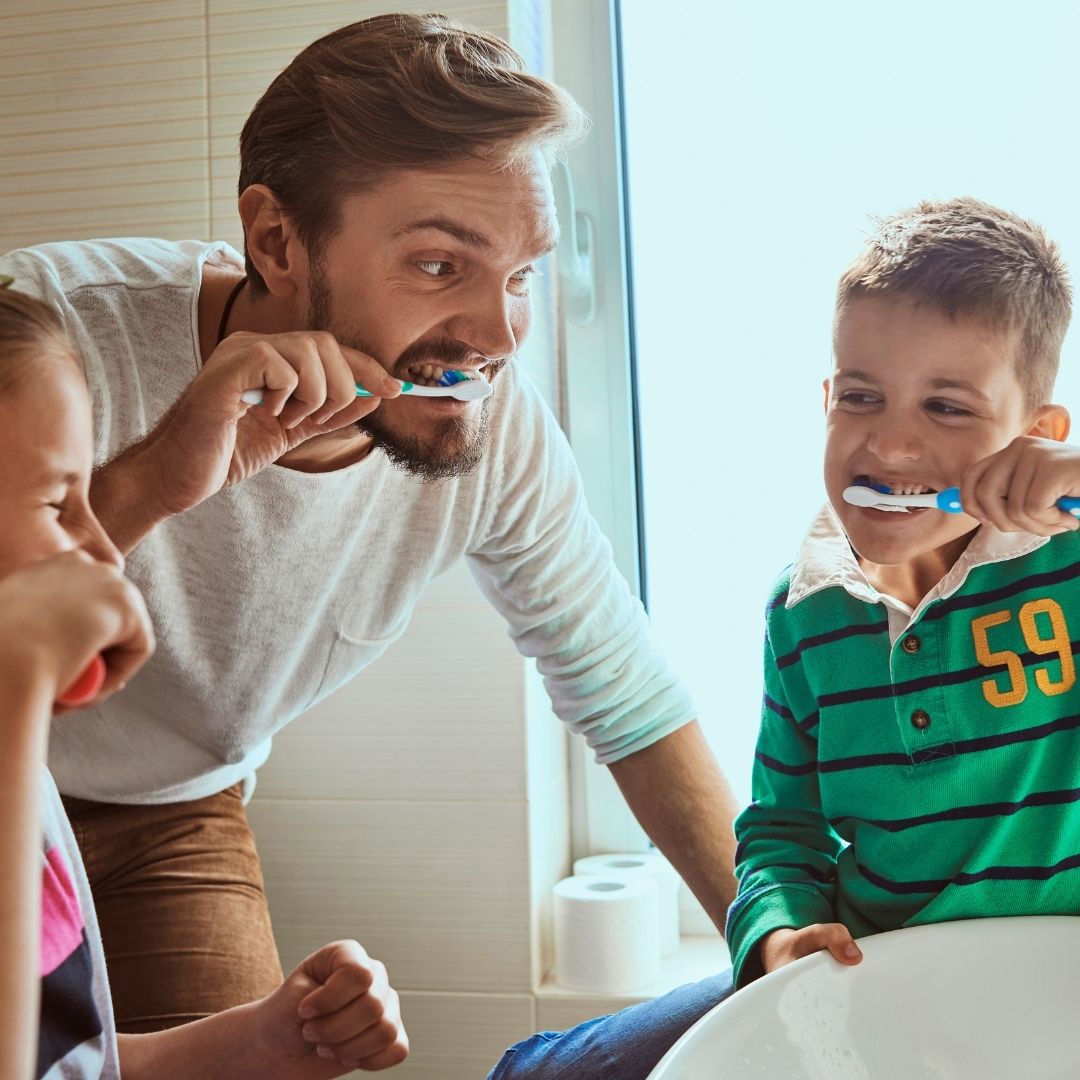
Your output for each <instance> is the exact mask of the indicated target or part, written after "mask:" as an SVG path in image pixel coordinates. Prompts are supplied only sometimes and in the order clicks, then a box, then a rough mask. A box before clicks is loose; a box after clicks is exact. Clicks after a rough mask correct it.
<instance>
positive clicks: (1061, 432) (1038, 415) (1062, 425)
mask: <svg viewBox="0 0 1080 1080" xmlns="http://www.w3.org/2000/svg"><path fill="white" fill-rule="evenodd" d="M1071 426H1072V418H1071V417H1070V416H1069V410H1068V409H1066V408H1065V406H1064V405H1043V406H1042V408H1041V409H1037V410H1036V412H1035V418H1034V419H1033V420H1032V422H1031V427H1030V428H1028V432H1027V433H1028V434H1029V435H1036V436H1038V437H1039V438H1040V439H1053V440H1054V441H1055V442H1064V441H1065V440H1066V439H1067V438H1068V437H1069V428H1070V427H1071Z"/></svg>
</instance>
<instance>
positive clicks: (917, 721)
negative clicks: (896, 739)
mask: <svg viewBox="0 0 1080 1080" xmlns="http://www.w3.org/2000/svg"><path fill="white" fill-rule="evenodd" d="M911 726H912V727H914V728H918V729H919V730H920V731H925V730H926V729H927V728H928V727H929V726H930V714H929V713H928V712H927V711H926V710H925V709H916V710H915V711H914V712H913V713H912V714H911Z"/></svg>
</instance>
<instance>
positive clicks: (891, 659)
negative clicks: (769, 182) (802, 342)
mask: <svg viewBox="0 0 1080 1080" xmlns="http://www.w3.org/2000/svg"><path fill="white" fill-rule="evenodd" d="M1069 315H1070V288H1069V283H1068V279H1067V274H1066V271H1065V267H1064V264H1063V263H1062V261H1061V260H1060V258H1059V256H1058V254H1057V250H1056V248H1055V246H1054V245H1053V244H1052V243H1051V242H1050V241H1048V240H1047V238H1046V237H1045V235H1044V234H1043V231H1042V230H1041V229H1040V228H1039V227H1038V226H1036V225H1033V224H1031V223H1029V222H1026V221H1023V220H1021V219H1019V218H1017V217H1015V216H1014V215H1012V214H1008V213H1005V212H1003V211H1001V210H998V209H995V208H994V207H991V206H987V205H986V204H984V203H980V202H977V201H975V200H972V199H957V200H953V201H950V202H940V203H929V202H927V203H922V204H920V205H919V206H917V207H915V208H914V209H912V210H910V211H907V212H905V213H901V214H898V215H896V216H895V217H893V218H890V219H888V220H886V221H884V222H882V223H881V225H880V228H879V229H878V231H877V234H876V235H875V236H874V237H873V238H872V239H871V241H870V242H869V244H868V245H867V248H866V250H864V252H863V253H862V255H861V256H860V257H859V258H858V259H857V260H856V261H855V263H854V264H853V265H852V266H851V267H850V268H849V269H848V271H847V272H846V273H845V274H844V276H843V277H842V279H841V281H840V286H839V290H838V298H837V307H836V320H835V325H834V350H835V370H834V371H833V373H832V377H831V378H830V379H829V380H827V381H826V383H825V399H826V400H825V406H826V419H827V437H826V448H825V484H826V489H827V492H828V499H829V503H828V505H827V506H826V507H825V509H824V510H822V512H821V513H820V515H819V516H818V517H817V519H816V520H815V521H814V523H813V525H812V526H811V529H810V533H809V535H808V536H807V538H806V540H805V542H804V544H803V547H802V549H801V551H800V553H799V556H798V558H797V560H796V561H795V563H794V564H793V565H792V566H791V567H790V568H789V570H788V571H787V572H786V573H785V574H784V575H783V576H782V577H781V579H780V581H779V582H778V583H777V585H776V587H775V589H774V592H773V596H772V601H771V603H770V605H769V612H768V632H767V637H766V642H765V698H764V706H763V710H762V713H763V718H762V724H761V732H760V735H759V739H758V745H757V751H756V754H755V762H754V771H753V802H752V803H751V805H750V807H749V808H748V809H747V810H745V811H744V812H743V813H742V814H741V815H740V817H739V818H738V819H737V821H736V835H737V838H738V841H739V848H738V852H737V856H736V860H737V875H738V878H739V892H738V896H737V898H736V900H735V903H734V904H733V905H732V907H731V910H730V912H729V916H728V941H729V944H730V946H731V953H732V957H733V963H734V969H735V981H736V986H743V985H745V984H746V983H747V982H749V981H750V980H752V979H754V978H756V977H757V976H759V975H761V974H762V973H763V972H769V971H773V970H775V969H776V968H778V967H781V966H782V965H784V964H787V963H790V962H791V961H793V960H796V959H798V958H799V957H802V956H806V955H808V954H809V953H812V952H815V951H818V950H821V949H828V951H829V952H830V953H832V955H833V956H835V957H836V959H837V960H839V961H841V962H842V963H847V964H855V963H858V962H859V961H860V959H861V951H860V949H859V947H858V945H857V944H856V942H855V939H856V938H860V937H864V936H865V935H868V934H873V933H878V932H880V931H885V930H896V929H899V928H901V927H905V926H912V925H916V924H919V923H932V922H942V921H946V920H952V919H967V918H975V917H980V916H990V915H1061V914H1080V811H1078V810H1077V803H1078V802H1080V765H1078V762H1080V689H1078V688H1077V685H1076V662H1075V659H1074V653H1075V651H1076V650H1077V649H1078V648H1080V536H1078V535H1077V533H1076V529H1077V527H1078V522H1077V520H1076V519H1075V518H1073V517H1071V516H1070V515H1068V514H1066V513H1064V512H1063V511H1061V510H1059V509H1058V508H1057V507H1056V506H1055V503H1056V500H1057V499H1058V498H1059V497H1062V496H1077V495H1080V451H1078V450H1077V448H1075V447H1072V446H1067V445H1063V442H1064V440H1065V438H1066V437H1067V436H1068V432H1069V416H1068V413H1067V412H1066V410H1065V409H1064V408H1062V407H1061V406H1058V405H1054V404H1051V395H1052V392H1053V386H1054V380H1055V377H1056V374H1057V368H1058V361H1059V356H1060V349H1061V344H1062V340H1063V338H1064V336H1065V331H1066V329H1067V327H1068V322H1069ZM857 484H881V485H887V486H888V487H889V488H891V490H892V491H893V492H894V493H903V494H915V493H921V492H925V491H939V490H943V489H944V488H946V487H951V486H954V485H955V486H959V488H960V492H961V501H962V503H963V506H964V509H965V511H966V512H965V513H963V514H958V515H953V514H945V513H942V512H940V511H938V510H934V509H923V510H916V511H910V512H887V511H882V510H877V509H870V508H859V507H855V506H851V505H849V504H847V503H846V502H844V500H843V498H842V493H843V491H844V489H845V488H847V487H849V486H851V485H857Z"/></svg>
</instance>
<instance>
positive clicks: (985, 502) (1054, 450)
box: [959, 435, 1080, 536]
mask: <svg viewBox="0 0 1080 1080" xmlns="http://www.w3.org/2000/svg"><path fill="white" fill-rule="evenodd" d="M959 487H960V501H961V502H962V503H963V505H964V511H965V512H966V513H967V514H969V515H971V517H973V518H977V519H978V520H979V521H982V522H984V523H989V524H991V525H993V526H994V527H995V528H997V529H1000V530H1001V531H1002V532H1019V531H1024V532H1030V533H1036V534H1038V535H1039V536H1053V535H1055V534H1056V533H1061V532H1065V531H1066V530H1069V529H1077V528H1080V519H1077V518H1076V517H1074V516H1073V515H1072V514H1067V513H1066V512H1065V511H1064V510H1059V509H1058V508H1057V506H1056V505H1055V503H1056V502H1057V500H1058V499H1060V498H1061V497H1062V496H1063V495H1073V496H1080V447H1076V446H1070V445H1069V444H1068V443H1061V442H1057V441H1056V440H1054V439H1038V438H1034V437H1033V436H1030V435H1021V436H1020V437H1019V438H1017V439H1013V441H1012V442H1011V443H1009V445H1008V446H1006V447H1005V449H1004V450H999V451H998V452H997V453H996V454H991V455H990V457H987V458H983V459H982V461H977V462H976V463H975V464H974V465H972V466H971V468H970V469H968V471H967V472H966V473H965V474H964V477H963V479H962V480H961V481H960V485H959Z"/></svg>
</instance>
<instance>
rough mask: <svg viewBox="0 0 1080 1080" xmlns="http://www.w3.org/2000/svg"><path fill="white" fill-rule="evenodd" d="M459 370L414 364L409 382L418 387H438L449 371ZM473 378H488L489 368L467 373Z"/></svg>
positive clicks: (436, 365)
mask: <svg viewBox="0 0 1080 1080" xmlns="http://www.w3.org/2000/svg"><path fill="white" fill-rule="evenodd" d="M457 370H458V369H457V368H444V367H442V366H441V365H439V364H414V365H413V366H412V367H411V368H409V370H408V377H409V382H413V383H416V384H417V385H418V386H437V385H438V383H439V380H440V379H441V378H442V377H443V375H445V374H446V372H448V371H457ZM466 374H468V375H469V376H470V377H471V378H484V379H486V378H487V377H488V373H487V368H486V367H482V368H480V369H479V370H470V371H468V372H466Z"/></svg>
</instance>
